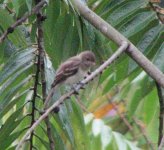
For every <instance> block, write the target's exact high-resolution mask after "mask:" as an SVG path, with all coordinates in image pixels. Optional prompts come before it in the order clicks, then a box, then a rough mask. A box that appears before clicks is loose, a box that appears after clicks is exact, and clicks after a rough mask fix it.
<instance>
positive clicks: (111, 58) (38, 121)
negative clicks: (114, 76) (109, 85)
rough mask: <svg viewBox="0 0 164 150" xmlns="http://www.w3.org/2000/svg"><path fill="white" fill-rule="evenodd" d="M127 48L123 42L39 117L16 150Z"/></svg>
mask: <svg viewBox="0 0 164 150" xmlns="http://www.w3.org/2000/svg"><path fill="white" fill-rule="evenodd" d="M127 48H128V43H127V42H123V43H122V46H121V47H120V48H119V49H118V50H117V51H116V52H115V53H114V54H113V55H112V56H111V57H110V58H109V59H108V60H107V61H106V62H104V63H103V64H102V65H101V66H100V67H99V68H97V69H96V70H95V71H94V72H92V73H91V74H90V75H88V76H87V78H85V79H84V80H82V81H81V84H78V85H77V86H76V88H75V89H74V90H71V91H70V92H68V93H66V94H65V95H63V96H61V97H60V98H59V100H57V101H56V102H55V103H54V104H53V105H52V106H51V107H49V108H48V109H47V110H46V111H45V113H44V114H43V115H41V116H40V118H39V119H38V120H37V121H36V122H35V123H34V124H33V126H32V127H31V128H29V130H28V131H27V132H26V134H25V135H24V136H23V138H22V139H21V141H20V142H19V143H18V145H17V148H16V150H18V149H20V148H21V145H22V144H23V143H24V141H25V140H26V139H27V137H28V136H29V135H30V133H31V132H32V131H33V130H34V129H35V128H36V127H37V126H38V125H39V123H40V122H41V121H42V120H44V119H45V118H46V117H47V116H48V115H49V113H50V112H51V111H53V110H54V108H56V107H59V105H60V104H61V103H63V101H64V100H66V99H68V98H69V97H70V96H72V95H74V94H75V93H76V92H78V91H79V90H80V89H81V88H83V86H84V85H85V84H87V83H88V82H90V81H92V80H93V79H94V78H95V77H96V76H97V75H98V74H100V73H102V72H103V71H104V70H105V69H106V68H107V67H108V66H109V65H110V64H111V63H113V61H114V60H116V59H117V58H118V57H119V56H120V55H121V54H122V53H123V52H124V51H125V50H126V49H127ZM50 94H51V95H52V92H50V93H49V95H50ZM49 95H48V96H47V99H46V100H48V98H49V99H51V97H52V96H49Z"/></svg>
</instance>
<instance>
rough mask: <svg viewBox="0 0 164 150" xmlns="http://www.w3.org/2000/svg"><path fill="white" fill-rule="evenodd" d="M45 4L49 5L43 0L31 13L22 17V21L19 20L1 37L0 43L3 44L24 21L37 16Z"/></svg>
mask: <svg viewBox="0 0 164 150" xmlns="http://www.w3.org/2000/svg"><path fill="white" fill-rule="evenodd" d="M45 4H47V2H46V0H42V1H41V2H40V3H38V4H37V5H36V6H35V7H34V8H33V9H32V11H31V12H28V13H25V14H24V16H23V17H21V18H20V19H18V20H17V21H16V22H15V23H14V24H12V25H11V26H10V27H9V28H8V29H7V30H6V31H5V32H4V33H3V34H2V35H1V37H0V43H2V42H3V41H4V40H5V38H6V37H7V35H8V34H10V33H12V32H13V31H14V29H15V28H16V27H17V26H19V25H21V24H22V23H23V22H24V21H26V19H27V18H28V17H29V16H31V15H33V14H36V13H37V12H38V11H39V10H40V9H41V8H42V7H43V6H44V5H45Z"/></svg>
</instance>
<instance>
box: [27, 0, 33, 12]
mask: <svg viewBox="0 0 164 150" xmlns="http://www.w3.org/2000/svg"><path fill="white" fill-rule="evenodd" d="M26 4H27V7H28V11H29V12H31V9H32V0H26Z"/></svg>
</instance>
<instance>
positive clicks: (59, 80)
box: [45, 51, 96, 105]
mask: <svg viewBox="0 0 164 150" xmlns="http://www.w3.org/2000/svg"><path fill="white" fill-rule="evenodd" d="M95 63H96V58H95V54H94V53H93V52H92V51H83V52H81V53H80V54H79V55H77V56H74V57H71V58H69V59H67V60H66V61H65V62H63V63H62V64H61V65H60V66H59V68H58V70H57V71H56V76H55V80H54V82H53V83H52V89H53V90H52V92H51V96H52V95H53V93H54V91H55V89H56V88H57V87H58V86H60V85H62V84H66V85H70V86H72V85H73V84H75V83H78V82H79V81H80V80H81V79H82V78H84V77H85V76H86V75H87V73H88V71H89V70H90V68H91V67H92V66H94V65H95ZM47 99H49V98H47ZM47 103H48V101H47V100H46V101H45V105H47Z"/></svg>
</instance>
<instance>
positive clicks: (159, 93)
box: [156, 82, 164, 146]
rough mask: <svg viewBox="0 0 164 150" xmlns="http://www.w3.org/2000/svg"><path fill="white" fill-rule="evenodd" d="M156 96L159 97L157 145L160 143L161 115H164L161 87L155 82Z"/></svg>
mask: <svg viewBox="0 0 164 150" xmlns="http://www.w3.org/2000/svg"><path fill="white" fill-rule="evenodd" d="M156 87H157V92H158V97H159V107H160V113H159V137H158V146H159V145H160V143H161V140H162V136H163V117H164V98H163V95H162V89H161V87H160V85H159V84H158V83H157V82H156Z"/></svg>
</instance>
